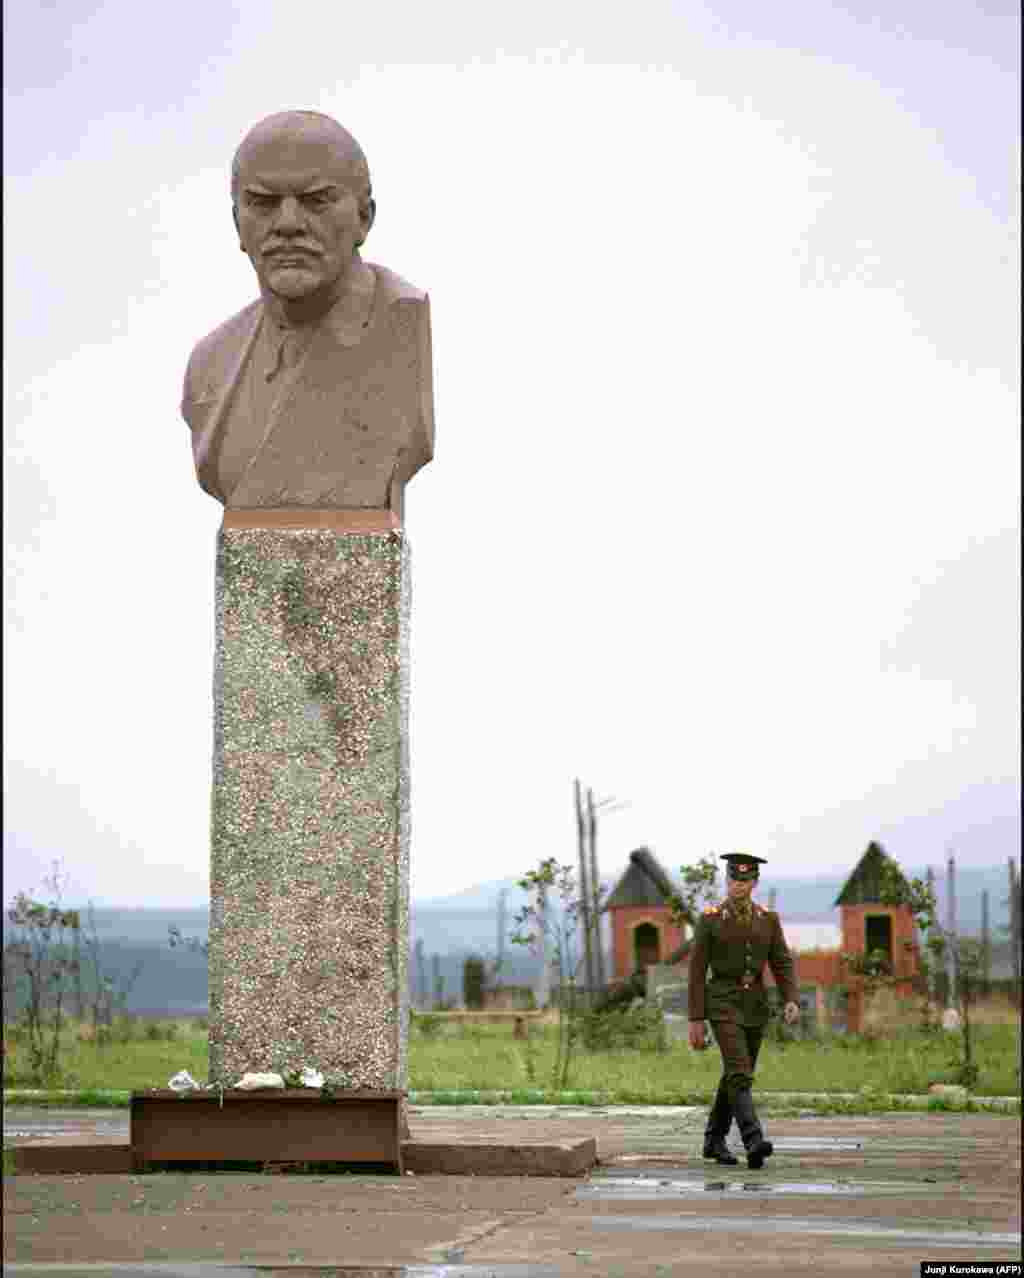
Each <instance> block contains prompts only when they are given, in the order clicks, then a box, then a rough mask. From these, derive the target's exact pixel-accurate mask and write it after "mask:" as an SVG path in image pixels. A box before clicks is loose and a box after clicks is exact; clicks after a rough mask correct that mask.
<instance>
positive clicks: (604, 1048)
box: [576, 1007, 668, 1052]
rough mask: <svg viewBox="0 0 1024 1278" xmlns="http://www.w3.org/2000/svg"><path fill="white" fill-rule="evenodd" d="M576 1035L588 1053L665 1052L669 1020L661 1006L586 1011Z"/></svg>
mask: <svg viewBox="0 0 1024 1278" xmlns="http://www.w3.org/2000/svg"><path fill="white" fill-rule="evenodd" d="M576 1033H577V1034H578V1035H579V1038H580V1041H581V1042H582V1044H583V1046H584V1047H585V1048H586V1049H587V1051H588V1052H610V1051H621V1050H625V1049H632V1050H633V1051H640V1052H663V1051H665V1050H666V1048H667V1046H668V1039H667V1034H666V1031H665V1017H664V1015H663V1013H662V1011H661V1009H660V1008H657V1007H638V1008H636V1009H635V1010H632V1011H631V1010H629V1009H628V1008H614V1009H612V1010H611V1011H607V1012H584V1013H582V1014H581V1016H580V1017H579V1021H578V1023H577V1027H576Z"/></svg>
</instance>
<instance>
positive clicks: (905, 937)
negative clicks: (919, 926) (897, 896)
mask: <svg viewBox="0 0 1024 1278" xmlns="http://www.w3.org/2000/svg"><path fill="white" fill-rule="evenodd" d="M885 860H886V854H885V851H884V849H883V848H882V846H881V845H880V844H878V843H874V842H872V843H869V844H868V846H867V850H866V851H865V853H864V855H863V856H862V857H861V859H860V860H859V861H858V862H857V865H856V866H855V868H854V870H853V873H852V874H851V875H850V877H849V878H848V879H847V880H846V883H845V884H844V886H843V890H842V891H841V892H840V893H839V895H838V896H837V897H836V905H838V906H839V923H840V927H841V929H842V936H843V939H842V942H841V945H840V950H841V953H843V954H855V955H859V954H871V953H873V952H876V951H881V952H882V953H883V954H885V955H886V958H887V960H888V962H889V963H890V965H891V970H892V975H893V976H894V977H896V983H895V985H894V986H893V991H894V993H895V994H896V995H897V997H899V998H909V997H910V995H911V994H912V993H913V983H914V980H915V978H916V977H917V976H918V974H919V972H920V950H919V948H918V944H917V933H916V929H915V927H914V916H913V915H912V914H911V912H910V907H909V906H906V905H884V904H883V903H882V902H881V900H880V897H881V895H882V866H883V864H884V862H885ZM843 969H844V970H843V973H842V981H841V983H842V984H845V986H846V989H847V996H848V1003H847V1016H846V1023H847V1028H848V1029H849V1030H850V1031H851V1032H853V1033H856V1032H858V1031H859V1030H860V1029H861V1027H862V1024H863V1018H864V994H863V987H864V981H863V978H862V977H860V976H858V975H857V974H856V973H854V972H852V971H849V970H846V965H845V964H844V965H843Z"/></svg>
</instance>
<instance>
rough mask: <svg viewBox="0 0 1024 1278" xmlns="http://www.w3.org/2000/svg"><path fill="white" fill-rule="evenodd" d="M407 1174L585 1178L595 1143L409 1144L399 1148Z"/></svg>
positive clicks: (592, 1161) (588, 1140)
mask: <svg viewBox="0 0 1024 1278" xmlns="http://www.w3.org/2000/svg"><path fill="white" fill-rule="evenodd" d="M402 1158H403V1161H404V1163H405V1167H406V1170H407V1171H411V1172H416V1173H417V1174H419V1175H430V1174H433V1175H444V1176H585V1175H586V1174H587V1172H588V1171H590V1169H591V1168H592V1167H593V1166H594V1164H595V1163H596V1162H597V1141H596V1140H595V1139H594V1138H593V1137H592V1136H590V1137H587V1138H586V1139H582V1140H562V1141H557V1142H554V1143H546V1142H540V1141H529V1142H525V1143H522V1144H515V1145H510V1144H505V1143H503V1142H501V1141H497V1140H495V1141H482V1140H463V1141H454V1142H451V1143H438V1142H427V1141H409V1142H408V1143H406V1144H404V1145H403V1146H402Z"/></svg>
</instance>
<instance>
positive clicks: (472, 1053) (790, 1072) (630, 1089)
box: [409, 1025, 1017, 1104]
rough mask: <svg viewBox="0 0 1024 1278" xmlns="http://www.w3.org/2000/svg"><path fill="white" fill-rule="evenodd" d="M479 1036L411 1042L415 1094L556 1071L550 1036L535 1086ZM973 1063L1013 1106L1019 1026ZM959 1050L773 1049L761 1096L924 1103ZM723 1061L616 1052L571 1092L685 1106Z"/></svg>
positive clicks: (980, 1091)
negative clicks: (915, 1099) (917, 1097)
mask: <svg viewBox="0 0 1024 1278" xmlns="http://www.w3.org/2000/svg"><path fill="white" fill-rule="evenodd" d="M487 1028H489V1027H480V1028H475V1027H474V1028H473V1029H472V1030H466V1031H465V1032H464V1033H457V1034H453V1035H452V1036H451V1037H447V1036H444V1037H442V1036H437V1037H433V1038H426V1039H422V1038H418V1037H417V1036H413V1038H412V1039H411V1042H410V1050H409V1061H410V1071H409V1073H410V1083H409V1085H410V1087H413V1088H416V1089H417V1090H423V1091H430V1090H442V1089H444V1090H450V1089H460V1090H462V1089H470V1088H479V1089H486V1090H495V1089H508V1090H514V1089H526V1088H540V1089H543V1088H544V1087H545V1085H546V1083H547V1081H548V1079H549V1078H550V1076H551V1068H552V1065H553V1062H554V1050H555V1038H554V1031H553V1030H542V1031H540V1032H537V1031H534V1030H531V1033H536V1034H537V1037H536V1039H535V1040H534V1047H533V1052H534V1061H533V1070H532V1073H533V1077H532V1078H531V1077H530V1076H529V1072H528V1069H527V1053H526V1052H524V1051H523V1050H522V1044H520V1043H517V1042H515V1041H514V1040H513V1039H512V1037H511V1033H510V1031H508V1030H507V1029H505V1028H504V1027H494V1030H495V1032H494V1033H488V1032H487ZM975 1040H976V1041H975V1056H976V1060H977V1063H978V1066H979V1069H980V1075H979V1079H978V1083H977V1085H976V1086H975V1088H973V1091H974V1092H975V1093H976V1094H977V1095H981V1096H1012V1095H1014V1094H1015V1093H1016V1091H1017V1081H1016V1077H1015V1062H1016V1036H1015V1031H1014V1027H1013V1026H1012V1025H985V1026H979V1027H978V1029H977V1030H976V1032H975ZM952 1046H953V1045H952V1043H951V1041H950V1037H949V1036H946V1035H943V1034H935V1035H930V1036H924V1035H921V1034H919V1033H917V1032H915V1031H913V1030H905V1031H902V1032H899V1033H895V1034H892V1035H890V1036H888V1037H886V1038H885V1039H874V1040H871V1039H853V1038H834V1039H831V1040H822V1041H817V1042H815V1041H806V1042H791V1043H787V1044H785V1045H784V1046H783V1045H780V1044H777V1043H774V1042H772V1041H770V1040H769V1041H766V1042H765V1043H764V1046H763V1047H762V1049H761V1055H760V1057H759V1059H758V1064H757V1081H756V1084H755V1086H756V1087H757V1089H758V1091H780V1092H784V1091H789V1092H859V1091H862V1090H868V1091H876V1092H885V1093H889V1092H897V1093H901V1092H908V1093H923V1092H926V1091H927V1090H928V1087H929V1085H930V1084H931V1083H933V1082H936V1081H948V1080H949V1079H950V1078H951V1074H950V1070H951V1055H952ZM721 1068H722V1067H721V1057H720V1056H719V1054H718V1051H717V1050H716V1049H715V1048H714V1047H712V1048H711V1049H710V1050H708V1051H707V1052H691V1051H689V1050H688V1049H687V1048H685V1047H683V1046H682V1045H679V1044H677V1045H674V1046H673V1047H672V1048H670V1049H669V1050H668V1051H666V1052H637V1051H612V1052H600V1053H594V1054H593V1055H591V1054H588V1053H586V1052H582V1051H580V1052H578V1053H577V1054H576V1055H575V1057H574V1061H573V1067H572V1072H571V1076H570V1081H569V1086H570V1087H571V1088H573V1089H577V1090H581V1091H597V1092H610V1093H612V1094H613V1095H614V1096H615V1098H616V1100H619V1101H621V1102H629V1103H640V1104H642V1103H647V1104H653V1103H661V1104H684V1103H686V1100H684V1099H683V1098H689V1097H695V1096H700V1097H706V1096H709V1095H710V1094H711V1093H712V1092H714V1090H715V1088H716V1087H717V1085H718V1079H719V1076H720V1074H721Z"/></svg>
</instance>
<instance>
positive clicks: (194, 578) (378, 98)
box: [4, 0, 1020, 905]
mask: <svg viewBox="0 0 1024 1278" xmlns="http://www.w3.org/2000/svg"><path fill="white" fill-rule="evenodd" d="M1016 12H1017V6H1016V5H1015V4H1013V3H1011V2H1010V0H975V2H974V3H972V2H971V0H957V3H955V4H936V3H934V0H877V3H869V2H867V0H850V2H849V3H845V4H836V3H828V2H827V0H804V2H797V0H790V2H787V0H784V2H783V3H780V4H765V3H763V0H712V2H711V3H707V4H702V3H697V2H695V0H678V2H676V3H670V2H669V0H638V2H637V3H635V4H632V5H630V6H627V7H625V8H624V7H623V6H621V5H611V4H595V3H592V0H580V2H572V3H559V2H558V0H516V3H514V4H504V5H497V4H479V3H469V2H467V3H462V2H451V0H434V2H433V3H431V4H423V3H399V2H398V0H375V2H374V3H372V4H367V5H360V6H354V5H349V4H327V3H322V4H309V3H303V2H302V0H289V2H288V3H273V0H245V3H239V4H237V5H233V4H227V3H222V2H218V0H202V2H200V0H183V3H179V4H174V5H151V4H139V3H138V2H137V0H113V2H112V3H107V4H96V3H84V2H83V0H59V2H55V3H45V4H44V3H42V0H31V2H22V3H13V4H11V5H10V6H9V7H8V8H7V9H6V10H5V36H6V49H5V58H6V66H5V82H6V92H5V102H4V105H5V120H4V130H5V131H4V142H5V161H6V197H5V204H6V210H5V212H6V218H5V249H6V252H5V266H6V274H5V306H6V325H5V337H6V371H5V383H6V384H5V396H6V410H7V411H6V416H7V436H6V448H7V453H6V462H7V464H6V503H5V504H6V543H7V556H8V558H7V572H6V589H7V601H6V676H5V677H6V695H5V702H6V777H5V797H6V812H5V827H6V828H5V844H4V848H5V850H4V870H5V879H6V886H5V892H6V894H7V895H8V896H9V895H10V894H11V893H13V891H15V890H16V889H18V888H22V887H23V888H26V889H33V888H37V887H38V886H39V884H40V881H41V878H42V875H43V874H44V873H45V870H46V867H47V866H48V864H49V863H50V861H51V860H52V859H53V858H54V857H60V858H63V861H64V864H65V866H66V868H67V870H68V872H69V873H70V875H71V879H72V893H73V895H75V896H77V897H81V898H86V897H90V896H91V897H92V898H93V899H94V900H96V901H97V903H106V904H151V905H184V904H189V903H201V902H202V901H203V900H204V899H205V897H206V892H207V858H208V813H209V791H210V756H211V744H212V720H211V680H212V665H213V581H214V548H215V540H216V533H217V528H218V525H219V521H220V516H221V508H220V507H219V505H217V503H215V502H214V501H213V500H211V499H210V498H209V497H208V496H206V495H205V494H203V493H202V492H200V490H199V488H198V486H197V484H196V482H195V478H194V475H193V471H192V461H191V453H190V449H189V437H188V431H187V428H186V427H185V425H184V423H183V422H182V421H181V419H180V417H179V416H178V403H179V397H180V387H181V378H182V373H183V370H184V365H185V361H186V358H187V356H188V353H189V351H190V349H191V347H192V345H193V344H194V342H195V341H196V340H197V339H198V338H199V337H200V336H202V335H203V334H205V333H206V332H208V331H209V330H210V329H211V328H212V327H214V326H215V325H216V324H218V323H219V322H220V321H221V320H223V319H225V318H226V317H227V316H228V315H230V314H233V313H234V312H235V311H237V310H239V309H240V308H241V307H242V306H244V305H245V304H246V303H247V302H249V301H250V300H251V299H252V298H253V297H254V296H255V294H256V290H255V280H254V277H253V275H252V271H251V267H250V266H249V263H248V261H247V260H246V259H245V258H244V257H243V256H242V254H241V253H240V252H239V250H238V246H237V241H236V238H235V235H234V232H233V228H232V225H231V220H230V206H229V198H228V174H229V165H230V160H231V156H232V153H233V151H234V148H235V146H236V145H237V143H238V141H239V140H240V138H241V136H242V135H243V134H244V132H245V131H246V130H247V129H248V128H249V126H250V125H251V124H253V123H254V122H255V121H256V120H257V119H259V118H261V117H262V116H264V115H267V114H269V113H271V112H273V111H277V110H281V109H286V108H294V107H300V108H301V107H305V108H312V109H316V110H320V111H325V112H328V113H329V114H331V115H334V116H335V117H336V118H337V119H339V120H340V121H341V122H342V123H343V124H344V125H345V126H346V127H347V128H349V129H350V130H351V131H352V132H353V133H354V134H355V135H356V137H357V138H359V140H360V141H361V142H362V144H363V146H364V148H365V150H366V152H367V154H368V156H369V160H370V166H371V171H372V175H373V183H374V190H375V194H376V197H377V203H378V216H377V222H376V225H375V226H374V229H373V232H372V234H371V236H370V238H369V241H368V243H367V246H366V256H367V258H368V259H369V260H371V261H376V262H380V263H383V264H384V265H387V266H389V267H391V268H392V269H393V270H395V271H397V272H399V274H401V275H404V276H405V277H406V278H408V279H410V280H412V281H413V282H414V283H416V284H417V285H419V286H421V287H423V288H426V289H428V290H429V292H430V295H431V305H432V315H433V329H434V358H435V389H436V418H437V452H436V456H435V459H434V461H433V462H432V463H431V465H430V466H429V467H427V468H426V469H425V470H424V471H422V472H421V473H420V475H419V476H418V477H417V478H416V479H415V480H414V481H413V483H412V485H411V487H410V489H409V492H408V497H407V527H408V531H409V535H410V538H411V542H412V548H413V573H414V582H413V635H412V646H413V670H412V678H413V686H412V690H413V702H412V704H413V709H412V766H413V845H412V866H413V871H412V874H413V892H414V894H415V895H418V896H439V895H442V894H444V893H447V892H450V891H455V890H457V889H459V888H460V887H464V886H468V885H469V884H471V883H475V882H480V881H481V880H485V879H492V878H498V877H501V876H504V875H508V874H512V873H516V872H517V871H520V870H525V869H526V868H528V867H529V866H530V865H532V864H535V863H536V860H537V859H538V858H539V857H542V856H547V855H556V856H559V857H561V858H562V859H564V860H570V859H571V858H572V855H573V847H574V825H573V812H572V803H571V783H572V778H573V776H575V775H579V776H581V777H582V778H583V779H584V781H585V782H586V783H588V784H590V785H592V786H593V787H594V788H595V790H596V791H597V793H598V795H599V796H605V795H615V796H617V797H618V798H620V799H623V800H628V801H629V802H630V806H629V807H628V808H625V809H623V810H621V811H620V812H618V813H616V814H615V815H610V816H608V817H607V818H606V819H605V821H604V823H603V826H602V833H601V847H602V857H603V860H604V862H605V865H606V868H607V869H609V870H611V869H613V868H614V867H616V866H618V865H621V863H622V862H623V861H624V859H625V857H626V855H627V853H628V851H629V849H630V848H633V847H635V846H637V845H638V844H641V843H644V844H648V845H650V846H651V847H652V848H654V849H655V851H656V853H657V855H658V856H659V858H660V859H661V860H662V861H663V862H664V863H665V864H666V865H669V866H673V867H674V866H677V865H678V864H679V863H680V862H682V861H692V860H695V859H697V858H698V857H699V856H700V855H702V854H704V853H705V852H708V851H711V850H716V851H730V850H733V849H743V850H749V851H753V852H756V853H757V854H758V855H761V856H764V857H767V858H769V859H770V861H771V863H772V867H773V871H774V872H775V873H783V874H791V875H794V876H796V875H803V876H811V875H819V874H825V873H827V872H833V871H834V872H843V871H845V870H848V869H849V868H850V867H851V865H852V864H853V862H854V861H855V860H856V858H857V857H858V856H859V854H860V852H861V851H862V850H863V848H864V846H865V845H866V843H867V842H868V840H869V839H871V838H875V837H881V838H883V839H884V841H885V842H886V845H887V847H888V848H889V850H890V851H891V852H893V853H894V854H895V855H896V856H897V857H898V858H899V859H900V860H901V861H902V862H903V863H904V864H908V865H921V864H924V863H926V862H928V861H931V862H932V863H934V864H935V865H936V866H939V865H941V864H942V862H943V859H944V856H945V852H946V848H947V846H948V845H951V846H953V847H954V849H955V851H956V854H957V856H958V858H959V860H960V861H961V862H962V863H963V864H979V865H981V864H992V863H999V862H1001V863H1004V864H1005V859H1006V857H1007V856H1009V855H1011V854H1012V853H1015V852H1016V851H1017V844H1018V839H1019V777H1020V764H1019V748H1018V741H1019V738H1018V725H1017V708H1018V702H1019V697H1020V686H1019V673H1018V669H1019V665H1018V647H1019V637H1020V625H1019V565H1018V551H1017V543H1018V535H1019V529H1018V522H1019V514H1018V512H1019V489H1018V478H1017V475H1018V465H1019V457H1018V418H1019V398H1018V389H1017V388H1018V379H1019V369H1018V363H1017V354H1016V352H1017V346H1018V338H1019V331H1018V325H1017V319H1016V313H1017V303H1018V289H1017V280H1018V277H1019V216H1020V205H1019V186H1018V180H1017V173H1018V166H1019V162H1020V146H1019V131H1018V125H1017V97H1018V93H1019V66H1018V49H1019V31H1018V18H1017V16H1016Z"/></svg>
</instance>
